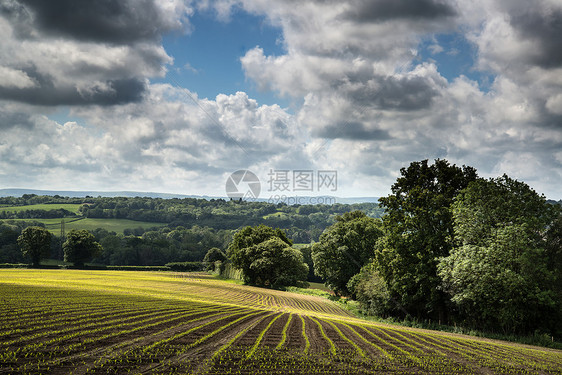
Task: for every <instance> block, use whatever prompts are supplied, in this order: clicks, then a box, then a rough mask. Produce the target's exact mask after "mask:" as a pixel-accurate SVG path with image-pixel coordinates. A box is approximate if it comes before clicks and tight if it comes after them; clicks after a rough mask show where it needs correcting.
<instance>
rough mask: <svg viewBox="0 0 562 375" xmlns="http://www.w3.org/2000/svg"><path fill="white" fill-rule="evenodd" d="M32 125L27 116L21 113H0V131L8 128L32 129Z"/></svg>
mask: <svg viewBox="0 0 562 375" xmlns="http://www.w3.org/2000/svg"><path fill="white" fill-rule="evenodd" d="M33 126H34V123H33V121H32V119H31V117H30V116H29V115H28V114H25V113H21V112H6V111H0V129H2V130H7V129H10V128H24V129H32V128H33Z"/></svg>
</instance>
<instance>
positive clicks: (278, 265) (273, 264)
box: [227, 225, 308, 287]
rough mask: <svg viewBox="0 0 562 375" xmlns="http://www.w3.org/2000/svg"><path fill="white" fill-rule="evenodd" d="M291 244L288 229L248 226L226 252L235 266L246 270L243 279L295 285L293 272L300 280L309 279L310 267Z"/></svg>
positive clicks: (237, 235)
mask: <svg viewBox="0 0 562 375" xmlns="http://www.w3.org/2000/svg"><path fill="white" fill-rule="evenodd" d="M272 240H274V241H272ZM291 246H292V242H291V241H290V240H289V239H288V238H287V236H286V234H285V232H283V231H282V230H280V229H278V228H276V229H273V228H271V227H268V226H266V225H259V226H255V227H250V226H248V227H245V228H243V229H242V230H240V231H238V232H236V234H235V235H234V237H233V239H232V242H231V243H230V245H229V246H228V249H227V255H228V258H229V259H230V261H231V262H232V265H233V266H234V267H236V268H238V269H241V270H242V271H243V274H244V282H246V283H249V284H256V285H265V286H275V287H277V286H282V285H287V284H286V283H287V282H291V284H294V283H293V282H292V281H291V280H292V279H291V277H290V274H291V273H294V274H296V275H298V279H299V280H302V281H304V280H305V279H306V274H307V272H308V266H306V265H305V264H304V263H303V259H302V254H300V252H299V251H298V250H296V249H292V248H291ZM275 257H280V258H279V259H278V260H276V259H275ZM303 270H305V272H304V275H302V271H303Z"/></svg>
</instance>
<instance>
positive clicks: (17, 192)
mask: <svg viewBox="0 0 562 375" xmlns="http://www.w3.org/2000/svg"><path fill="white" fill-rule="evenodd" d="M24 194H35V195H49V196H55V195H60V196H61V197H70V198H81V197H86V196H89V197H108V198H113V197H128V198H134V197H147V198H163V199H172V198H179V199H182V198H198V199H206V200H210V199H225V200H229V199H230V198H228V197H218V196H208V195H187V194H170V193H155V192H139V191H75V190H39V189H0V197H21V196H23V195H24ZM257 201H259V202H270V201H271V200H270V199H267V198H258V199H257ZM378 201H379V198H378V197H347V198H341V197H334V196H312V197H309V196H297V197H287V199H285V200H278V201H272V202H270V203H286V204H287V205H293V204H300V205H309V204H332V203H341V204H355V203H378Z"/></svg>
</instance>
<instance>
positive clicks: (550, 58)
mask: <svg viewBox="0 0 562 375" xmlns="http://www.w3.org/2000/svg"><path fill="white" fill-rule="evenodd" d="M510 22H511V26H512V27H513V28H514V29H516V30H517V31H518V32H519V33H520V34H521V36H522V37H523V38H527V39H531V40H533V41H534V42H535V43H537V44H538V46H539V52H540V54H538V55H536V56H532V57H531V61H532V62H533V63H535V64H537V65H539V66H541V67H543V68H556V67H560V66H562V10H560V9H558V10H552V11H549V12H540V10H531V11H527V12H525V13H520V14H516V15H512V16H511V18H510Z"/></svg>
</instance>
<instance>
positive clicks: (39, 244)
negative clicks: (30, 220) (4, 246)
mask: <svg viewBox="0 0 562 375" xmlns="http://www.w3.org/2000/svg"><path fill="white" fill-rule="evenodd" d="M51 238H52V236H51V233H50V232H49V231H48V230H47V229H45V228H41V227H27V228H25V229H24V230H23V231H22V232H21V235H20V236H19V237H18V240H17V241H18V245H19V246H20V248H21V252H22V254H23V255H24V256H26V257H29V258H30V259H31V262H32V264H33V266H34V267H37V266H39V263H40V262H41V258H44V257H46V256H48V255H49V253H50V251H51Z"/></svg>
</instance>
